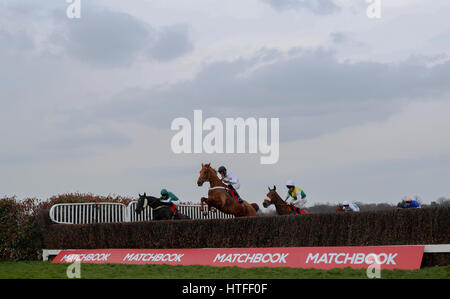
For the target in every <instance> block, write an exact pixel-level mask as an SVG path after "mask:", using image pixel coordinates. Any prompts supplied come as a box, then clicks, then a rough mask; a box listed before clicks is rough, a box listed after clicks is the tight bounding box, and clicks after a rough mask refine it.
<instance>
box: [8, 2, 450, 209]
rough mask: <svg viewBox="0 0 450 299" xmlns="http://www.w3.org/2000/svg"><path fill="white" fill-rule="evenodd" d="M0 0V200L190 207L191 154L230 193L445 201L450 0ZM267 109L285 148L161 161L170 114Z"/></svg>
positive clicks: (197, 193)
mask: <svg viewBox="0 0 450 299" xmlns="http://www.w3.org/2000/svg"><path fill="white" fill-rule="evenodd" d="M381 4H382V6H381V18H380V19H370V18H368V17H367V14H366V10H367V7H368V4H367V3H366V1H365V0H345V1H344V0H239V1H238V0H230V1H223V0H177V1H175V0H128V1H123V0H81V18H80V19H69V18H68V17H67V15H66V9H67V7H68V6H69V4H68V3H66V1H65V0H46V1H35V0H2V1H1V2H0V134H1V139H0V140H1V146H0V165H1V171H0V196H12V195H17V197H18V198H20V199H21V198H25V197H37V198H41V199H46V198H48V197H50V196H52V195H55V194H60V193H68V192H82V193H88V192H89V193H94V194H99V195H108V194H119V195H124V196H133V197H136V196H137V194H138V193H139V192H141V193H142V192H147V194H153V195H157V194H158V193H159V191H160V189H161V188H167V189H169V190H171V191H172V192H174V193H175V194H176V195H177V196H179V198H180V199H181V200H183V201H194V202H197V201H199V199H200V197H202V196H205V195H206V194H207V189H208V187H207V186H206V185H205V186H203V187H198V186H197V185H196V181H197V178H198V175H199V171H200V168H201V163H202V162H211V163H212V166H213V167H215V168H218V167H219V166H220V165H225V166H226V167H227V168H228V169H229V170H230V171H231V172H233V173H235V174H236V175H237V176H238V177H239V179H240V181H241V189H240V194H241V196H242V197H243V198H244V199H246V200H248V201H249V202H257V203H261V202H262V200H263V199H264V197H265V195H266V193H267V186H269V185H270V186H273V185H277V187H278V189H279V190H282V191H283V192H282V193H283V194H284V193H285V187H284V185H285V182H286V181H287V180H288V179H292V180H294V181H295V182H296V183H297V185H299V186H300V187H301V188H303V189H304V191H305V193H306V194H307V198H308V200H309V202H308V205H313V204H314V203H325V202H330V203H337V202H342V201H344V200H348V201H360V202H365V203H369V202H389V203H393V204H394V203H397V202H398V201H400V200H401V198H402V197H404V196H407V195H408V196H415V195H418V196H420V197H421V199H422V200H423V202H425V203H429V202H431V201H433V200H436V199H437V198H438V197H440V196H446V197H450V189H449V188H450V184H449V182H450V181H449V178H450V175H449V174H450V117H449V113H450V100H449V99H450V98H449V95H450V84H449V83H450V56H449V55H450V22H449V20H448V16H449V15H450V2H449V1H448V0H434V1H423V0H382V1H381ZM195 109H201V110H202V111H203V114H204V118H206V117H217V118H219V119H223V120H225V118H226V117H232V118H238V117H244V118H248V117H256V118H259V117H265V118H275V117H276V118H279V120H280V142H281V143H280V159H279V161H278V163H276V164H273V165H261V164H260V159H259V158H260V155H259V154H214V155H208V154H180V155H177V154H174V153H173V152H172V150H171V147H170V142H171V139H172V137H173V135H174V134H175V133H176V132H174V131H171V130H170V126H171V122H172V120H173V119H175V118H177V117H185V118H188V119H191V120H192V119H193V110H195Z"/></svg>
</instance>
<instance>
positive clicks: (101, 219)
mask: <svg viewBox="0 0 450 299" xmlns="http://www.w3.org/2000/svg"><path fill="white" fill-rule="evenodd" d="M136 205H137V201H132V202H130V203H129V204H128V206H126V205H124V204H121V203H107V202H102V203H62V204H55V205H53V206H52V207H51V208H50V212H49V214H50V219H51V220H52V221H53V222H55V223H59V224H91V223H112V222H137V221H150V220H152V219H153V210H152V209H151V208H150V207H147V208H146V209H144V210H143V211H142V212H141V213H140V214H139V215H138V214H136ZM177 207H178V210H179V211H180V213H182V214H184V215H187V216H189V218H191V219H225V218H234V216H233V215H229V214H225V213H223V212H220V211H218V210H213V212H209V213H208V214H207V215H203V213H202V212H201V211H200V204H190V205H188V204H180V205H178V206H177ZM207 208H208V207H207V206H205V209H207Z"/></svg>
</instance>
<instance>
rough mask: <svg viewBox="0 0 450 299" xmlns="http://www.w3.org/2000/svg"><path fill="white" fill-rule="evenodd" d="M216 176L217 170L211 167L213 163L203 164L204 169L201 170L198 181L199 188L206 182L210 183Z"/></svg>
mask: <svg viewBox="0 0 450 299" xmlns="http://www.w3.org/2000/svg"><path fill="white" fill-rule="evenodd" d="M213 174H216V173H215V170H214V169H213V168H212V167H211V163H208V164H203V163H202V169H201V170H200V176H199V177H198V180H197V185H198V186H199V187H201V186H203V183H204V182H209V181H210V180H211V178H212V175H213Z"/></svg>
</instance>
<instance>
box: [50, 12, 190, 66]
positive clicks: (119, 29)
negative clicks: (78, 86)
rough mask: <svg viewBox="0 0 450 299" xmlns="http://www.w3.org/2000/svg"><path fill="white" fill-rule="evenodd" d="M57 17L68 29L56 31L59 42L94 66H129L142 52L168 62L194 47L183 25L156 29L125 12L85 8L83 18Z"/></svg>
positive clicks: (74, 55) (71, 53)
mask: <svg viewBox="0 0 450 299" xmlns="http://www.w3.org/2000/svg"><path fill="white" fill-rule="evenodd" d="M57 18H59V21H60V22H61V23H62V24H64V26H65V30H64V31H62V32H59V33H58V34H55V36H56V38H55V36H54V38H53V40H54V41H56V44H59V45H61V46H62V47H63V48H64V49H65V50H66V52H67V53H68V54H69V56H71V57H73V58H75V59H77V60H79V61H82V62H84V63H87V64H89V65H92V66H95V67H125V66H129V65H130V64H131V63H133V62H134V61H135V59H136V57H138V56H139V55H144V56H147V57H150V58H151V59H155V60H157V61H162V62H167V61H171V60H173V59H176V58H178V57H181V56H183V55H185V54H187V53H189V52H190V51H192V49H193V42H192V41H191V39H190V38H189V30H188V26H187V25H183V24H175V25H171V26H167V27H162V28H155V27H152V26H151V25H149V24H147V23H145V22H143V21H141V20H139V19H137V18H135V17H133V16H131V15H129V14H126V13H122V12H115V11H110V10H101V11H100V10H98V9H95V8H92V9H90V10H88V9H86V8H84V10H83V15H82V17H81V18H80V19H72V20H70V19H68V18H65V17H64V16H61V14H58V15H57ZM58 39H59V41H58Z"/></svg>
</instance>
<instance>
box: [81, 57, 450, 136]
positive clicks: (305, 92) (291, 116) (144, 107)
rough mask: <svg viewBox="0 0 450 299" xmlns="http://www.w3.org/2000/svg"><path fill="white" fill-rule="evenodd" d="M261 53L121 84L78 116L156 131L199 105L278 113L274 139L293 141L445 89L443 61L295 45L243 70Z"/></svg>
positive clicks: (217, 112) (223, 113) (234, 112)
mask: <svg viewBox="0 0 450 299" xmlns="http://www.w3.org/2000/svg"><path fill="white" fill-rule="evenodd" d="M262 52H264V51H262ZM262 52H261V51H260V52H259V53H258V55H257V56H255V57H252V58H249V59H243V58H242V59H238V60H235V61H231V62H225V61H222V62H216V63H213V64H210V65H208V66H206V67H205V68H204V69H203V70H202V71H201V72H200V73H199V74H198V75H197V77H196V78H195V79H193V80H192V81H188V82H182V83H178V84H175V85H173V86H166V87H165V88H163V89H127V90H124V91H123V92H122V93H120V94H118V95H117V96H116V97H115V98H114V99H112V100H111V102H109V103H108V105H99V106H94V107H90V108H89V111H86V112H84V113H83V114H84V115H85V117H86V121H87V122H89V121H90V120H91V121H92V119H95V121H96V122H101V121H103V120H113V121H117V122H137V123H142V124H147V125H149V126H152V127H158V128H163V129H168V128H170V123H171V121H172V120H173V119H174V118H176V117H188V118H192V114H193V112H192V111H193V110H194V109H202V110H203V113H204V116H205V117H210V116H214V117H221V118H225V117H279V118H280V125H281V132H282V135H281V136H280V137H281V139H282V140H292V139H303V138H308V137H314V136H317V135H320V134H324V133H329V132H332V131H335V130H338V129H340V128H343V127H347V126H353V125H357V124H362V123H365V122H368V121H377V120H383V119H385V118H387V117H389V116H390V115H391V114H392V113H395V112H396V111H398V110H399V109H400V108H401V104H402V101H403V100H405V99H407V100H414V99H418V98H420V97H424V98H427V97H430V96H442V95H444V94H446V93H449V92H450V87H449V86H448V84H447V83H446V82H447V81H448V80H447V79H448V78H449V76H450V62H446V63H443V64H440V65H435V66H434V67H426V66H425V65H422V64H419V63H413V62H411V61H409V60H407V61H404V62H402V63H399V64H396V65H391V64H383V63H374V62H358V63H352V62H339V61H338V60H337V59H336V58H335V56H334V54H333V52H330V51H324V50H316V51H306V50H303V49H296V50H293V51H290V52H291V53H295V56H293V57H288V58H286V57H283V55H282V53H278V54H275V53H274V52H271V51H269V52H270V57H271V58H272V59H273V58H274V57H275V56H276V55H278V58H279V59H278V60H275V62H272V63H268V64H265V65H264V64H263V66H261V67H259V68H256V69H255V70H253V71H251V72H250V73H246V72H247V71H248V70H249V69H252V68H254V67H255V65H259V64H260V63H261V62H266V57H267V55H264V53H262ZM242 74H245V75H244V76H243V75H242ZM82 122H83V121H82Z"/></svg>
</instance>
